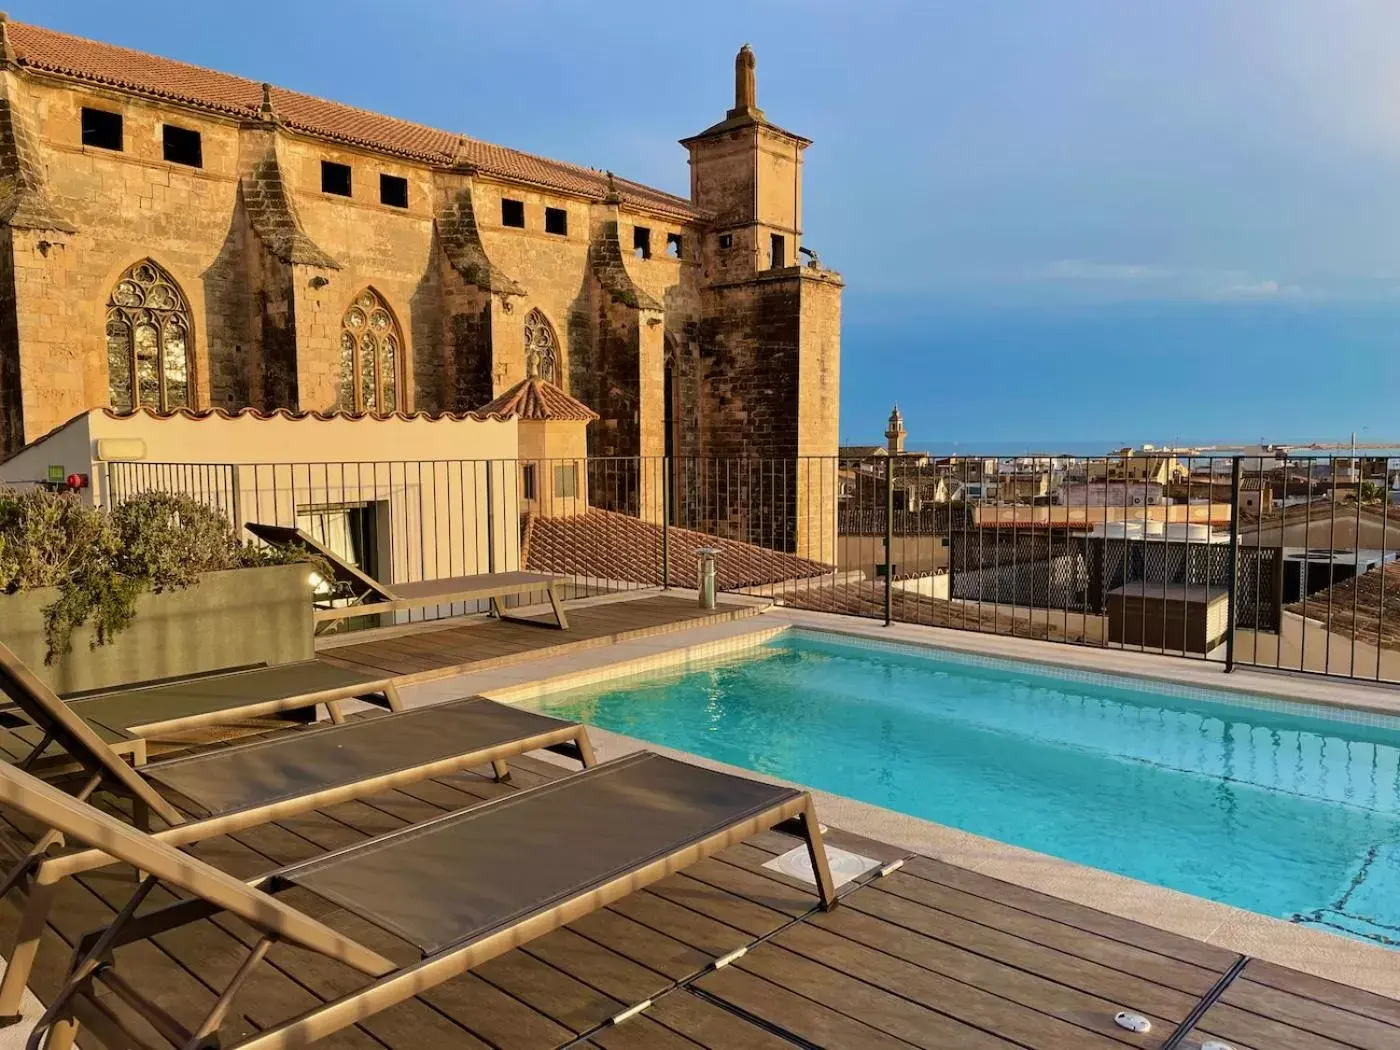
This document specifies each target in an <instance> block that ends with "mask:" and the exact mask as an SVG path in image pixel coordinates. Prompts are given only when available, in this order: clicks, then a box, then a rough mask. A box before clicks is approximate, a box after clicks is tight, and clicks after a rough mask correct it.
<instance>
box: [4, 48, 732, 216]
mask: <svg viewBox="0 0 1400 1050" xmlns="http://www.w3.org/2000/svg"><path fill="white" fill-rule="evenodd" d="M7 30H8V33H9V35H10V37H11V39H12V41H13V43H14V44H15V45H16V54H17V57H18V61H19V64H20V65H21V66H23V67H25V68H29V69H36V70H40V71H44V72H48V73H53V74H56V75H59V76H67V77H72V78H74V79H77V80H82V81H87V82H90V83H97V84H105V85H108V86H111V87H114V88H118V89H121V90H124V91H130V92H133V93H135V94H141V95H146V96H151V97H156V98H165V99H169V100H172V101H176V102H180V103H183V104H186V105H191V106H194V107H197V108H201V109H206V110H210V111H212V112H216V113H223V114H226V115H229V116H233V117H242V118H247V119H251V118H256V117H258V116H259V115H260V107H261V102H262V85H261V84H260V83H258V82H256V81H253V80H250V79H248V78H247V77H242V76H238V75H236V74H233V73H225V72H222V71H220V70H216V69H211V68H209V67H207V66H200V65H196V64H194V63H190V62H182V61H179V60H177V59H171V58H165V57H163V56H160V55H153V54H151V53H149V52H145V51H138V50H136V49H135V48H130V47H124V46H122V45H120V44H110V43H107V42H105V41H98V40H90V39H88V38H86V37H81V36H76V35H74V34H72V33H64V32H61V31H60V30H56V29H49V28H47V27H44V26H36V25H31V24H27V23H22V22H13V21H11V22H8V23H7ZM46 45H47V46H48V48H49V49H50V50H54V49H59V50H61V49H63V48H67V49H68V51H69V52H70V53H71V52H75V51H77V52H80V51H82V50H85V49H86V50H89V51H91V52H92V53H93V54H94V55H97V56H102V57H106V58H108V59H116V60H122V59H124V60H126V62H128V63H130V64H131V65H139V64H144V63H152V62H154V63H157V64H158V65H160V66H162V67H165V68H164V69H163V70H162V71H161V72H164V73H166V74H167V75H172V74H173V75H186V76H188V75H190V74H193V75H194V76H195V77H203V78H208V80H209V81H210V85H209V87H210V89H209V90H206V91H197V90H189V91H184V90H180V89H179V88H178V87H161V86H158V85H157V84H153V83H151V82H150V81H151V80H152V79H158V78H159V74H158V73H156V72H152V74H151V76H150V77H147V78H141V77H139V76H136V75H121V74H119V73H114V72H111V71H102V70H99V69H96V68H93V66H94V65H95V64H96V63H94V62H90V63H88V64H87V65H84V64H82V63H79V62H76V61H74V60H72V59H71V58H70V57H68V56H65V55H60V56H58V57H48V56H45V55H43V54H42V51H43V50H44V48H45V46H46ZM36 51H38V52H40V53H39V54H37V55H36ZM215 85H217V86H215ZM219 96H222V97H219ZM272 102H273V105H274V108H275V109H276V111H277V113H278V117H279V120H280V121H281V122H282V123H283V124H285V126H287V127H288V128H290V129H292V130H294V131H302V132H307V133H310V134H313V135H319V136H323V137H326V138H329V139H332V140H334V141H339V142H344V143H347V144H349V145H355V146H361V147H363V148H367V149H370V150H373V151H375V152H382V153H388V154H392V155H399V156H405V157H410V158H413V159H416V160H420V161H424V162H427V163H431V164H451V163H453V161H454V159H455V158H456V155H457V147H458V142H459V141H460V140H465V142H466V144H467V145H468V146H469V147H473V148H472V150H471V152H472V153H473V154H475V156H474V157H472V158H470V159H471V163H472V164H473V165H474V166H476V167H477V168H478V169H479V170H481V171H482V172H483V173H485V174H488V175H495V176H498V177H501V178H505V179H508V180H512V181H517V182H522V183H532V184H535V185H541V186H547V187H551V188H554V189H557V190H562V191H564V192H572V193H578V194H581V195H584V196H593V197H597V198H598V199H601V198H602V197H603V196H604V195H605V192H606V190H605V181H604V180H605V175H604V173H603V172H601V171H598V170H597V169H594V168H590V167H587V166H585V165H582V164H575V163H573V162H570V161H561V160H553V159H551V158H548V157H542V156H539V155H537V154H533V153H527V152H525V151H523V150H519V149H514V148H513V147H509V146H498V145H496V144H494V143H490V142H486V141H484V140H482V139H476V138H472V137H470V136H464V135H459V134H456V133H452V132H448V131H444V130H442V129H440V128H434V127H430V126H429V125H427V124H420V123H418V122H417V121H413V120H408V119H405V118H402V117H394V116H389V115H386V114H383V113H377V112H375V111H374V110H369V109H364V108H362V107H360V106H354V105H350V104H349V103H344V102H336V101H333V100H331V99H326V98H321V97H319V96H317V95H311V94H307V93H305V92H300V91H294V90H292V89H290V88H281V87H273V88H272ZM318 107H325V108H326V110H329V112H327V111H324V110H323V111H322V112H320V113H319V114H317V113H315V111H316V110H317V109H318ZM308 110H310V111H312V112H310V113H308V112H307V111H308ZM317 115H319V116H322V117H325V118H327V119H326V120H324V121H318V120H317V119H315V117H316V116H317ZM347 117H348V118H360V120H361V122H362V123H364V122H369V123H373V122H381V123H382V124H383V125H385V129H386V133H387V132H396V133H405V132H406V133H408V134H409V135H410V136H411V137H412V139H413V140H414V141H413V142H412V143H411V144H410V143H406V142H402V141H400V142H391V141H388V140H387V139H386V138H384V137H380V138H376V137H374V136H372V135H367V134H360V133H357V132H356V131H352V130H347V129H346V128H345V127H339V128H338V127H334V126H327V124H328V123H330V122H331V121H332V120H333V119H335V118H339V119H342V120H343V119H344V118H347ZM433 139H437V140H439V141H438V142H437V143H434V142H433V141H432V140H433ZM493 152H499V153H500V154H501V155H502V156H501V157H500V159H499V160H495V161H493V160H492V158H491V156H490V155H491V154H492V153H493ZM512 162H513V163H512ZM531 167H538V168H540V169H543V170H539V171H530V170H529V169H530V168H531ZM551 170H552V171H553V172H555V173H557V175H558V177H557V178H554V179H551V178H550V177H549V175H550V172H551ZM570 180H572V181H570ZM617 182H618V183H619V184H621V186H622V187H623V189H624V190H625V191H626V192H625V197H626V199H627V202H628V203H629V204H632V205H635V206H638V207H642V208H652V209H654V210H658V211H669V212H671V213H673V214H676V215H679V216H683V217H685V218H702V217H705V216H706V215H707V214H708V213H706V212H704V211H702V210H701V209H699V208H697V207H696V206H695V205H694V204H692V203H691V202H690V201H688V200H686V199H685V198H684V197H679V196H677V195H675V194H672V193H668V192H666V191H665V190H661V189H656V188H655V187H652V186H647V185H645V184H643V183H640V182H635V181H633V180H630V179H618V180H617Z"/></svg>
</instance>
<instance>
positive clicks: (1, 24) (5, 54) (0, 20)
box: [0, 11, 19, 67]
mask: <svg viewBox="0 0 1400 1050" xmlns="http://www.w3.org/2000/svg"><path fill="white" fill-rule="evenodd" d="M9 21H10V16H9V15H7V14H6V13H5V12H4V11H0V66H6V67H9V66H17V65H19V58H18V57H17V56H16V55H15V46H14V44H12V43H10V27H9V25H8V23H9Z"/></svg>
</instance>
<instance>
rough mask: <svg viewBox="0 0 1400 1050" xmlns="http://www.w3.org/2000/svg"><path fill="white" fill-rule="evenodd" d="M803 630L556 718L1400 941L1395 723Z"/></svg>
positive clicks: (601, 697)
mask: <svg viewBox="0 0 1400 1050" xmlns="http://www.w3.org/2000/svg"><path fill="white" fill-rule="evenodd" d="M1081 677H1085V678H1088V679H1091V680H1090V681H1080V680H1077V679H1076V677H1075V676H1070V675H1065V674H1060V673H1057V672H1055V671H1053V670H1052V669H1049V668H1042V667H1038V666H1036V665H1033V664H1019V663H1011V662H1003V661H998V662H994V663H992V664H990V665H989V664H988V663H987V662H985V661H981V662H979V661H976V660H969V659H967V658H963V657H958V656H954V655H943V654H937V653H933V652H926V651H920V650H917V649H913V648H906V649H898V648H895V647H879V648H875V647H869V646H862V645H859V644H852V643H848V642H843V641H840V640H837V639H835V637H834V636H829V635H818V634H811V633H801V632H797V633H789V634H786V635H783V636H780V637H779V638H778V639H776V640H775V641H773V642H770V643H769V644H767V645H765V646H762V647H760V648H758V649H756V650H753V651H751V652H750V653H749V654H746V655H745V656H744V657H742V658H730V659H728V660H724V661H715V662H713V663H712V664H709V665H705V666H702V667H700V668H699V669H694V670H690V671H688V672H683V673H669V674H668V673H658V674H651V675H645V676H634V677H630V678H627V679H621V680H613V681H612V682H608V683H603V684H601V685H596V686H590V687H587V688H584V689H577V690H571V691H569V692H565V693H558V694H554V695H553V696H551V697H548V698H547V699H545V700H544V701H542V702H541V703H540V704H539V705H538V706H539V707H540V708H541V709H542V710H546V711H549V712H550V713H553V714H559V715H561V716H565V717H572V718H577V719H580V720H583V721H586V722H588V723H590V724H593V725H597V726H600V727H602V728H604V729H611V730H614V731H616V732H620V733H626V734H628V735H630V736H635V737H640V738H641V739H644V740H649V741H652V742H654V743H658V744H663V745H666V746H669V747H674V748H679V749H681V750H684V751H689V752H692V753H694V754H699V755H705V756H708V757H710V758H714V759H718V760H720V761H723V762H728V763H732V764H733V765H736V766H743V767H746V768H748V769H753V770H758V771H761V772H765V773H770V774H772V775H775V776H779V777H784V778H786V779H789V780H794V781H797V782H799V783H803V784H807V785H810V786H812V787H816V788H820V789H822V790H825V791H830V792H833V793H835V794H839V795H845V796H848V797H850V798H855V799H859V800H861V801H863V802H870V803H873V804H875V805H878V806H885V807H888V808H890V809H894V810H898V811H900V812H903V813H908V814H911V815H913V816H916V817H922V818H924V819H926V820H931V821H936V822H938V823H940V824H947V825H951V826H953V827H958V828H963V829H965V830H967V831H970V832H974V833H976V834H978V835H985V836H989V837H991V838H994V839H999V840H1001V841H1003V842H1010V843H1014V844H1016V845H1018V846H1025V847H1027V848H1029V849H1033V850H1039V851H1041V852H1043V853H1050V854H1053V855H1055V856H1057V857H1064V858H1066V859H1068V860H1072V861H1077V862H1079V863H1081V864H1088V865H1092V866H1094V867H1097V868H1105V869H1107V870H1110V871H1116V872H1120V873H1121V874H1124V875H1130V876H1132V877H1134V878H1138V879H1143V880H1146V881H1148V882H1154V883H1157V884H1159V885H1162V886H1170V887H1172V888H1174V889H1178V890H1184V891H1186V892H1187V893H1193V894H1196V895H1198V896H1202V897H1209V898H1212V899H1214V900H1218V901H1224V902H1225V903H1227V904H1233V905H1235V906H1236V907H1240V908H1248V909H1250V910H1251V911H1256V912H1261V913H1263V914H1265V915H1273V916H1278V917H1281V918H1285V919H1290V920H1292V921H1295V922H1301V923H1306V924H1310V925H1317V926H1322V927H1324V928H1328V929H1332V930H1334V931H1339V932H1343V933H1348V934H1351V935H1353V936H1358V937H1364V938H1367V939H1369V940H1372V941H1375V942H1377V943H1381V944H1386V945H1389V946H1392V947H1400V730H1397V729H1395V728H1391V727H1372V726H1366V725H1360V724H1355V723H1349V722H1344V721H1340V720H1334V719H1329V718H1325V717H1320V716H1317V715H1315V714H1313V713H1312V712H1313V710H1314V709H1309V708H1299V707H1293V706H1290V705H1277V706H1278V707H1280V708H1282V709H1281V710H1273V709H1262V708H1260V707H1254V706H1247V705H1244V704H1240V703H1229V702H1217V701H1215V700H1213V699H1188V698H1184V697H1177V696H1172V695H1164V694H1163V692H1161V691H1158V690H1156V689H1154V686H1153V685H1152V683H1150V682H1145V681H1136V680H1133V679H1127V678H1124V679H1110V678H1108V677H1107V676H1093V675H1091V676H1081Z"/></svg>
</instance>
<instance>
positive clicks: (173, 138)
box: [160, 124, 204, 168]
mask: <svg viewBox="0 0 1400 1050" xmlns="http://www.w3.org/2000/svg"><path fill="white" fill-rule="evenodd" d="M160 134H161V141H162V144H163V145H164V147H165V159H166V160H168V161H170V163H171V164H188V165H189V166H190V167H191V168H202V167H204V146H203V143H202V142H201V140H200V135H199V132H197V131H192V130H191V129H189V128H177V127H176V126H175V125H174V124H165V125H162V127H161V129H160Z"/></svg>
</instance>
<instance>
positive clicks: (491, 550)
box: [486, 459, 538, 572]
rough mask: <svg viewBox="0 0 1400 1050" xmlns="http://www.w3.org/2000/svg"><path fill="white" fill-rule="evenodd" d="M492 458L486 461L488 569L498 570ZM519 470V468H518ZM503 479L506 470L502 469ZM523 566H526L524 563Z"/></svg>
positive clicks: (489, 570)
mask: <svg viewBox="0 0 1400 1050" xmlns="http://www.w3.org/2000/svg"><path fill="white" fill-rule="evenodd" d="M491 463H492V461H491V460H489V459H488V460H487V461H486V571H487V572H495V571H496V492H495V490H496V486H495V484H494V479H493V478H492V476H491ZM517 471H518V468H517ZM501 477H502V479H504V478H505V470H504V468H502V470H501ZM537 484H538V482H537ZM521 568H524V566H523V565H522V566H521Z"/></svg>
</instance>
